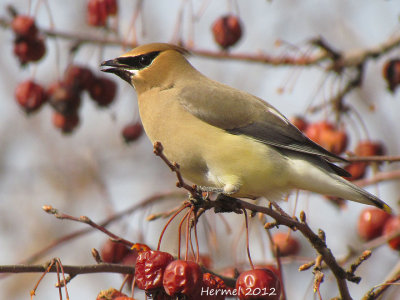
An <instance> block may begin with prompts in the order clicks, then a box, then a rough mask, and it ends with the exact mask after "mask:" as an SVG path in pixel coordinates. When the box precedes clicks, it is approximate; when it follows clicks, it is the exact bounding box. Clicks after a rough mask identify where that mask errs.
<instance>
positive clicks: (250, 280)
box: [236, 269, 281, 300]
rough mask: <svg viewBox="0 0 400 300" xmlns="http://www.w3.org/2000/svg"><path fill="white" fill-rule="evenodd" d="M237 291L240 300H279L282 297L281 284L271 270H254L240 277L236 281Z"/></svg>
mask: <svg viewBox="0 0 400 300" xmlns="http://www.w3.org/2000/svg"><path fill="white" fill-rule="evenodd" d="M236 291H237V294H238V297H239V299H240V300H248V299H268V300H278V299H279V297H280V295H281V284H280V282H279V279H278V277H277V276H276V275H275V274H274V272H272V271H271V270H268V269H254V270H249V271H245V272H243V273H241V274H240V275H239V277H238V279H237V280H236Z"/></svg>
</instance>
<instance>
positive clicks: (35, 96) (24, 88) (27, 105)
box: [15, 80, 47, 113]
mask: <svg viewBox="0 0 400 300" xmlns="http://www.w3.org/2000/svg"><path fill="white" fill-rule="evenodd" d="M15 98H16V99H17V101H18V104H19V105H20V106H21V107H22V108H23V109H24V110H25V112H27V113H31V112H34V111H36V110H38V109H39V108H40V107H41V106H42V104H43V103H45V102H46V100H47V95H46V92H45V90H44V88H43V87H42V86H41V85H39V84H37V83H35V82H34V81H32V80H27V81H24V82H21V83H20V84H18V86H17V88H16V89H15Z"/></svg>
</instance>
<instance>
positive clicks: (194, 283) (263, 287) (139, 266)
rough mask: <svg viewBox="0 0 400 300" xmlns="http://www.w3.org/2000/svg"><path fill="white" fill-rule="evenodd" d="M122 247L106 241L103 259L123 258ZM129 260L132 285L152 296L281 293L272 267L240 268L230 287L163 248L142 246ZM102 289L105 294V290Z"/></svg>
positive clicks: (264, 295) (262, 295) (269, 295)
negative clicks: (131, 270)
mask: <svg viewBox="0 0 400 300" xmlns="http://www.w3.org/2000/svg"><path fill="white" fill-rule="evenodd" d="M126 251H128V250H127V249H126V248H125V247H124V246H121V245H120V244H117V243H113V242H107V243H106V244H105V245H104V247H103V250H102V252H101V253H102V258H103V260H104V261H106V262H118V261H122V262H124V261H125V259H124V258H122V257H124V255H126V254H125V253H126ZM128 252H129V251H128ZM128 256H129V254H128ZM126 257H127V256H125V258H126ZM130 264H131V265H134V266H135V284H136V287H137V288H139V289H141V290H144V291H145V292H146V294H147V295H148V296H150V297H151V298H152V299H175V298H177V297H178V298H179V297H186V298H187V299H214V300H223V299H225V297H226V296H227V295H237V296H238V297H239V299H279V296H280V293H281V290H280V274H279V272H278V270H277V269H276V268H274V267H267V268H259V269H254V270H249V271H245V272H243V273H242V274H240V276H239V277H238V279H237V281H236V290H233V289H232V288H229V287H227V286H226V284H225V283H224V281H223V280H222V279H221V278H220V277H218V276H216V275H214V274H210V273H203V271H202V268H201V267H200V265H199V264H198V263H196V262H194V261H190V260H180V259H177V260H176V259H174V257H173V256H172V255H171V254H169V253H167V252H163V251H154V250H150V249H148V248H147V247H145V248H144V249H143V250H142V251H140V252H139V254H138V255H137V257H136V260H135V261H133V259H131V262H130ZM217 291H218V292H217ZM249 291H251V292H249ZM102 293H103V294H105V291H103V292H102ZM108 293H110V292H108ZM235 293H236V294H235ZM99 295H100V294H99ZM98 299H114V298H110V297H109V298H98Z"/></svg>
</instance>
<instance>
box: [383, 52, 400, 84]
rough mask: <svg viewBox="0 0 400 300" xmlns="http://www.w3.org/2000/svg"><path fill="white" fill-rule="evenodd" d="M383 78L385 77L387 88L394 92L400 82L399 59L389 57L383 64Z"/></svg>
mask: <svg viewBox="0 0 400 300" xmlns="http://www.w3.org/2000/svg"><path fill="white" fill-rule="evenodd" d="M383 78H385V80H386V82H387V84H388V89H389V90H390V91H391V92H394V91H395V90H396V88H397V86H398V85H399V84H400V59H391V60H389V61H387V62H386V63H385V65H384V66H383Z"/></svg>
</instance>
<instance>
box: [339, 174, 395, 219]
mask: <svg viewBox="0 0 400 300" xmlns="http://www.w3.org/2000/svg"><path fill="white" fill-rule="evenodd" d="M331 176H332V177H334V179H335V180H337V181H339V182H340V186H341V188H338V189H337V191H336V193H335V194H336V195H334V196H338V197H341V198H344V199H348V200H352V201H356V202H360V203H364V204H368V205H373V206H376V207H378V208H380V209H383V210H384V211H386V212H387V213H391V211H392V209H391V208H390V207H389V205H387V204H386V203H385V202H383V201H382V200H381V199H379V198H378V197H376V196H374V195H372V194H370V193H368V192H367V191H366V190H364V189H362V188H360V187H358V186H356V185H355V184H353V183H351V182H350V181H348V180H346V179H344V178H342V177H340V176H338V175H335V174H331Z"/></svg>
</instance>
